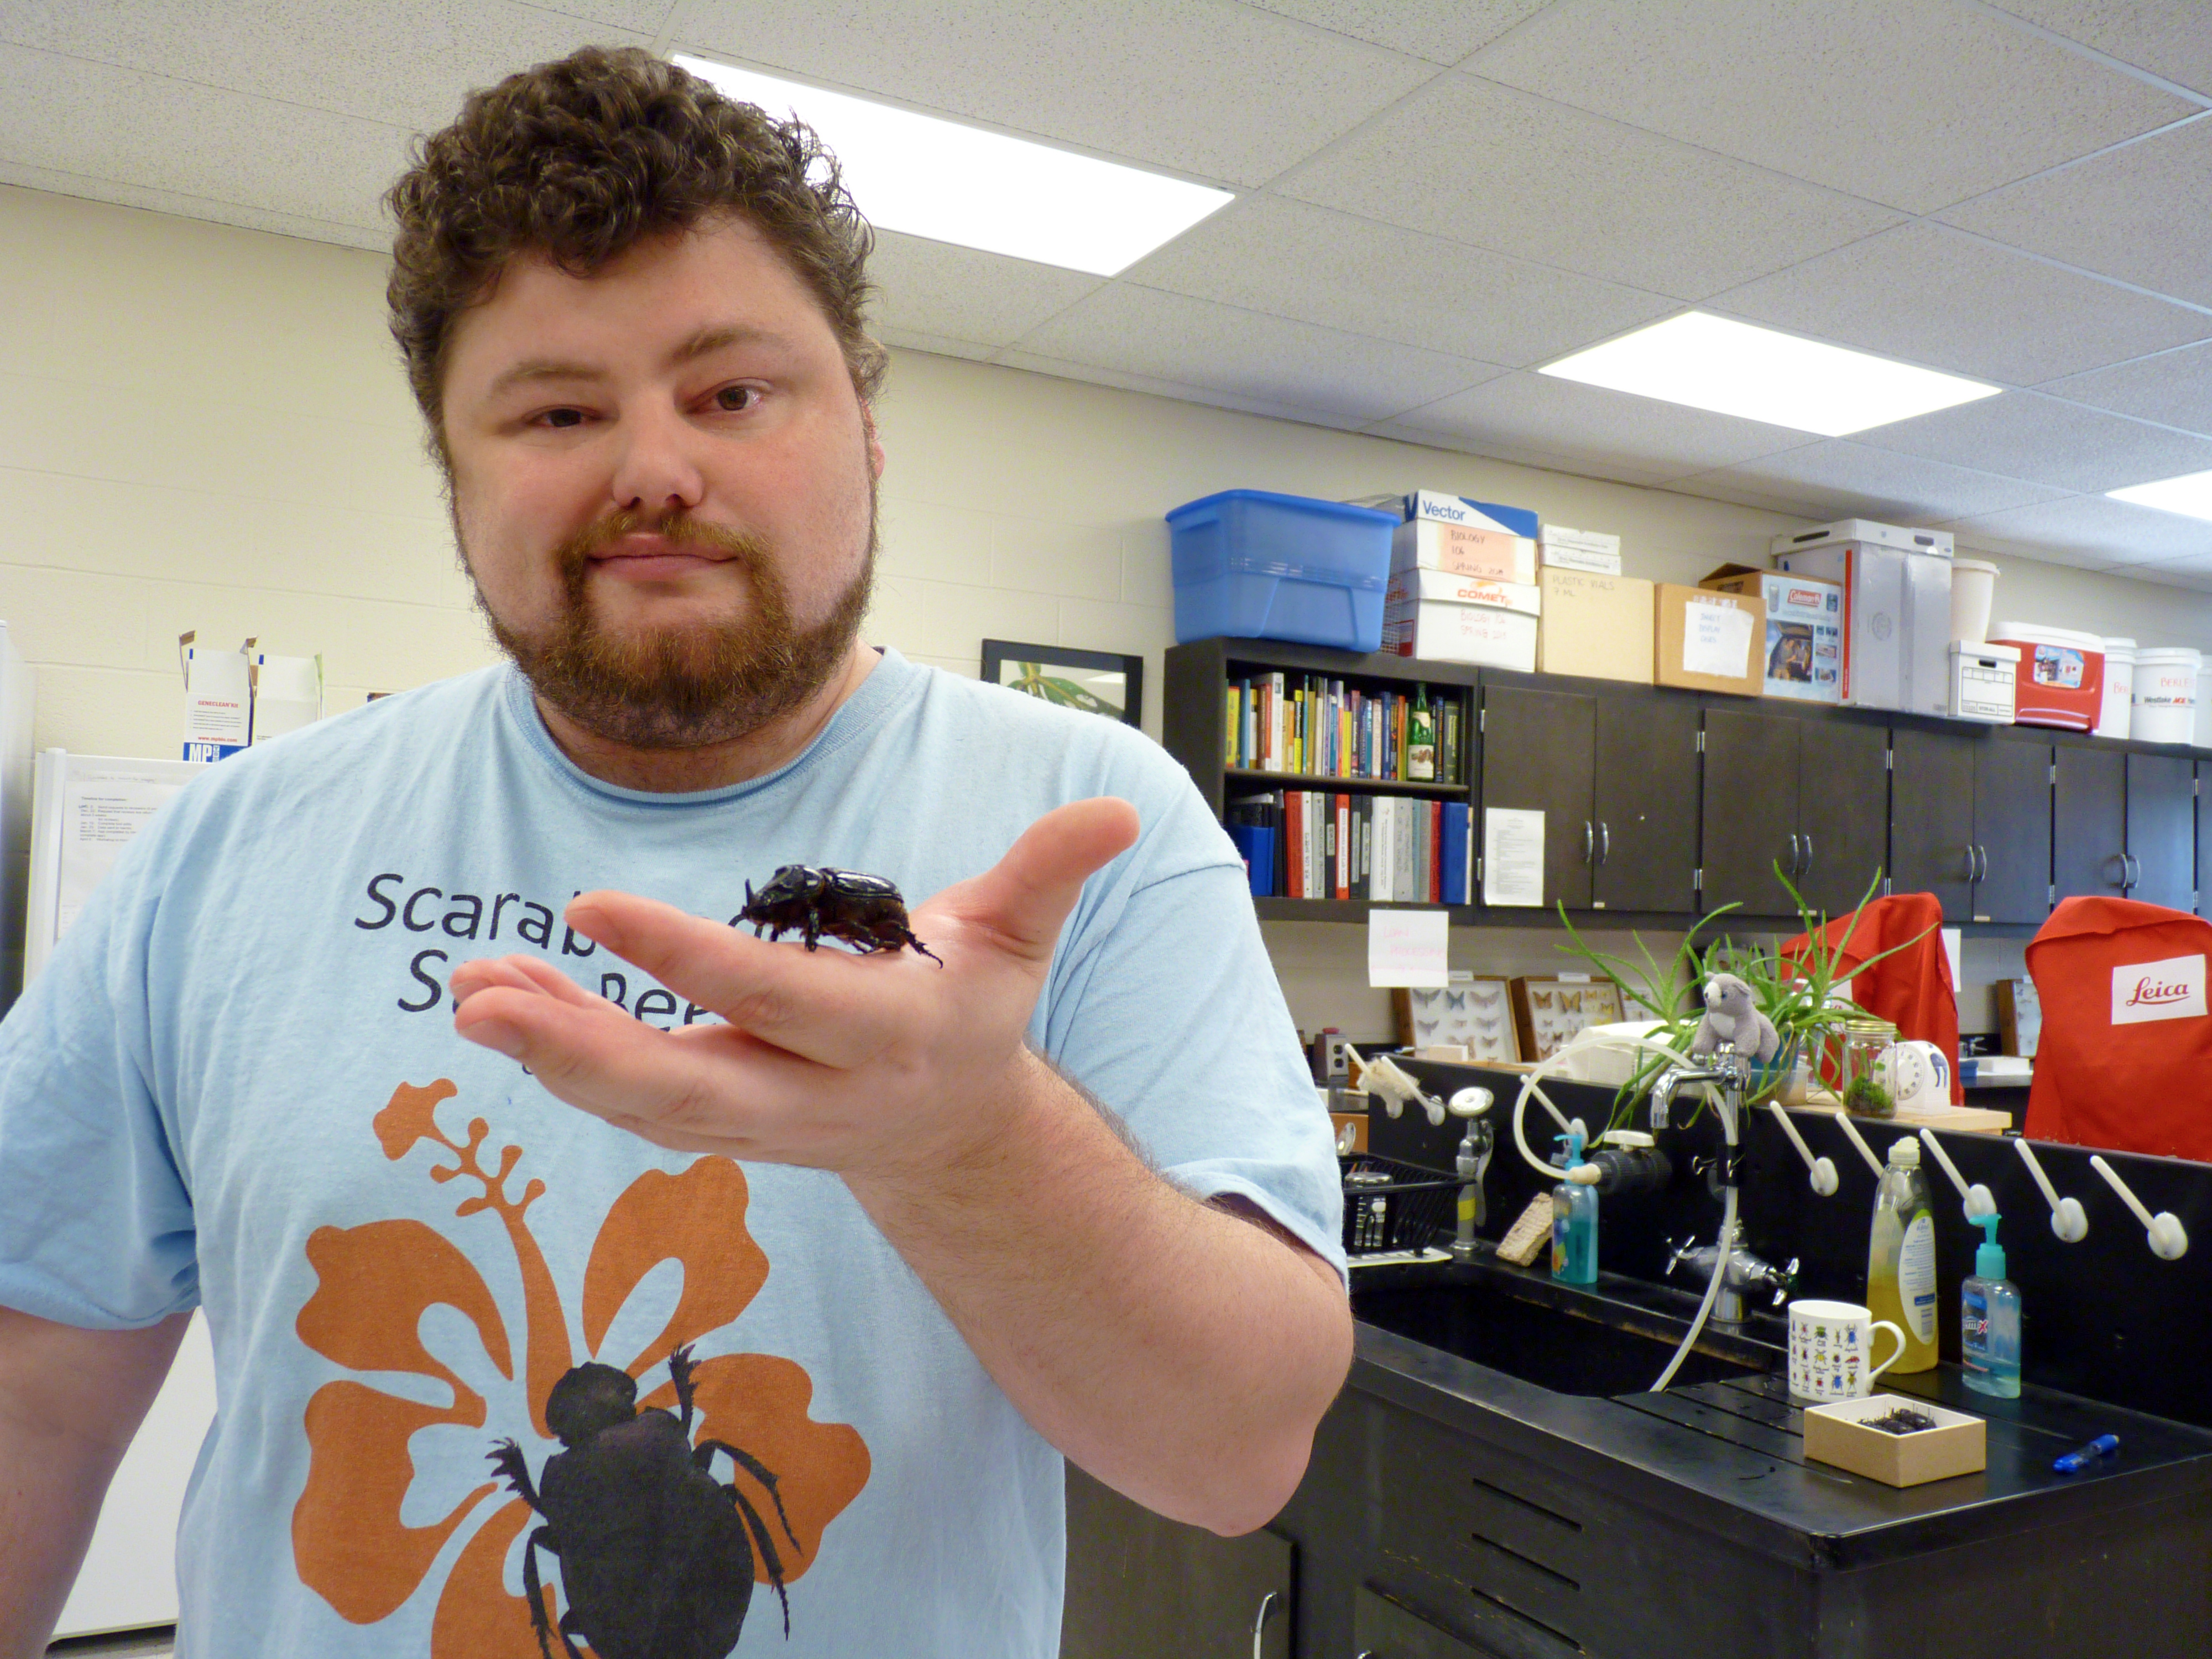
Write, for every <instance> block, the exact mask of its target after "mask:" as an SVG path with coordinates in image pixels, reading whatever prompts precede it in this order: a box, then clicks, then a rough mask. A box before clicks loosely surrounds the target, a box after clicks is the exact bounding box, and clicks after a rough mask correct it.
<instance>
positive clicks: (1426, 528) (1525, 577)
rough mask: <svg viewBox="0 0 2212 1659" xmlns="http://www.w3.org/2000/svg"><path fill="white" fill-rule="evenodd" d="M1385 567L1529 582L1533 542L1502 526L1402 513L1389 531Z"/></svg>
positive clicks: (1533, 573) (1533, 560) (1533, 565)
mask: <svg viewBox="0 0 2212 1659" xmlns="http://www.w3.org/2000/svg"><path fill="white" fill-rule="evenodd" d="M1390 568H1391V569H1392V570H1393V571H1394V572H1395V571H1400V570H1441V571H1443V572H1446V573H1447V574H1450V575H1454V576H1475V577H1480V578H1482V579H1483V580H1488V581H1494V582H1518V583H1521V584H1522V585H1523V586H1533V585H1534V582H1535V580H1536V544H1535V543H1534V542H1532V541H1530V540H1529V539H1528V538H1527V537H1526V536H1513V535H1508V534H1506V533H1505V532H1502V531H1497V530H1483V529H1477V528H1474V527H1472V526H1467V525H1455V524H1440V523H1438V522H1437V520H1434V519H1408V520H1407V521H1406V522H1405V523H1403V524H1401V525H1400V526H1398V527H1397V529H1396V530H1395V531H1394V532H1391V537H1390Z"/></svg>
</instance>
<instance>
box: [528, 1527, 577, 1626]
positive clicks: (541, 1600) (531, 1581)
mask: <svg viewBox="0 0 2212 1659" xmlns="http://www.w3.org/2000/svg"><path fill="white" fill-rule="evenodd" d="M531 1507H532V1508H533V1509H534V1508H536V1507H537V1505H536V1504H532V1506H531ZM552 1535H553V1528H550V1527H540V1528H538V1530H537V1531H536V1532H533V1533H532V1534H530V1540H529V1541H528V1542H527V1543H526V1544H525V1545H523V1547H522V1595H523V1599H524V1600H525V1601H528V1602H529V1603H530V1628H531V1629H532V1630H534V1631H536V1632H538V1653H539V1655H540V1656H541V1659H553V1643H552V1640H551V1632H550V1630H549V1628H548V1627H547V1625H546V1620H545V1587H544V1583H542V1582H541V1581H540V1580H539V1578H538V1551H540V1550H545V1551H547V1552H549V1553H552V1554H555V1555H558V1554H559V1553H560V1552H559V1551H558V1550H556V1549H554V1548H553V1546H552V1543H551V1538H552ZM561 1646H562V1650H564V1651H565V1652H566V1654H567V1656H568V1659H583V1656H582V1655H581V1654H580V1653H578V1652H577V1651H576V1644H574V1642H571V1641H570V1640H569V1639H568V1618H567V1616H566V1615H563V1617H562V1620H561Z"/></svg>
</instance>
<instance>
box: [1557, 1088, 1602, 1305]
mask: <svg viewBox="0 0 2212 1659" xmlns="http://www.w3.org/2000/svg"><path fill="white" fill-rule="evenodd" d="M1581 1121H1582V1120H1581V1119H1579V1118H1577V1120H1576V1124H1577V1127H1575V1128H1573V1129H1571V1130H1570V1131H1569V1132H1568V1133H1565V1134H1563V1135H1560V1136H1559V1137H1558V1139H1560V1140H1561V1141H1563V1142H1565V1145H1566V1149H1567V1163H1566V1168H1565V1170H1563V1171H1562V1172H1561V1176H1560V1180H1559V1185H1558V1186H1556V1187H1554V1188H1552V1277H1553V1278H1554V1279H1559V1281H1560V1282H1561V1283H1563V1284H1567V1285H1595V1284H1596V1283H1597V1188H1596V1186H1595V1182H1596V1180H1597V1178H1598V1176H1599V1174H1600V1171H1599V1170H1597V1168H1596V1167H1595V1165H1593V1164H1584V1163H1583V1131H1582V1129H1581V1127H1580V1125H1581Z"/></svg>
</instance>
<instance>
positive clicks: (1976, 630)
mask: <svg viewBox="0 0 2212 1659" xmlns="http://www.w3.org/2000/svg"><path fill="white" fill-rule="evenodd" d="M1996 592H1997V568H1996V566H1995V565H1993V564H1991V563H1990V562H1989V561H1988V560H1987V559H1954V560H1952V561H1951V637H1952V638H1953V639H1954V640H1964V641H1966V643H1967V644H1968V645H1986V644H1988V643H1989V638H1990V603H1991V602H1992V601H1993V600H1994V599H1996Z"/></svg>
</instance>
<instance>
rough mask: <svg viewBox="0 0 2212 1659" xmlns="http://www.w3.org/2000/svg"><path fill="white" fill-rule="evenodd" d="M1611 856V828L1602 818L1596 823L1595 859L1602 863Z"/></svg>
mask: <svg viewBox="0 0 2212 1659" xmlns="http://www.w3.org/2000/svg"><path fill="white" fill-rule="evenodd" d="M1612 856H1613V830H1612V829H1611V828H1609V827H1608V826H1607V823H1606V822H1605V820H1604V819H1603V818H1600V819H1599V820H1598V823H1597V861H1598V862H1599V863H1600V864H1603V863H1604V862H1605V861H1606V860H1607V859H1609V858H1611V857H1612Z"/></svg>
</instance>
